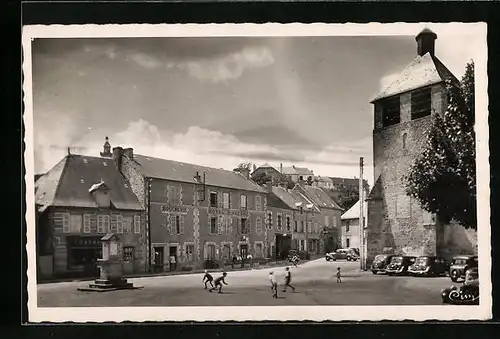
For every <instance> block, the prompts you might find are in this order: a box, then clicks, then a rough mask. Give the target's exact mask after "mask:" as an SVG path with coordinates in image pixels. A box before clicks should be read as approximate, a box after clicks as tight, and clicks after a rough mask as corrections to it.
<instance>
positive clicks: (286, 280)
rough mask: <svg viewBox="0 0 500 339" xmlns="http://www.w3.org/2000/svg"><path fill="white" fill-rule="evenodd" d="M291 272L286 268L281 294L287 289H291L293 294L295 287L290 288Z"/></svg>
mask: <svg viewBox="0 0 500 339" xmlns="http://www.w3.org/2000/svg"><path fill="white" fill-rule="evenodd" d="M291 282H292V272H290V267H287V268H286V274H285V287H284V288H283V292H286V291H287V289H288V287H290V288H291V289H292V291H294V292H295V287H294V286H292V284H291Z"/></svg>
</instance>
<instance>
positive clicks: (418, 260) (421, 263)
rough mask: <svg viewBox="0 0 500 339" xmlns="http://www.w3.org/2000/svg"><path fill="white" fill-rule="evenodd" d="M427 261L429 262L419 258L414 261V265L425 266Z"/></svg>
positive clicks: (424, 258)
mask: <svg viewBox="0 0 500 339" xmlns="http://www.w3.org/2000/svg"><path fill="white" fill-rule="evenodd" d="M428 260H429V258H427V257H420V258H417V260H416V261H415V263H416V264H417V265H425V264H427V261H428Z"/></svg>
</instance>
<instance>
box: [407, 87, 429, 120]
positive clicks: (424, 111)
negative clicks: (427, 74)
mask: <svg viewBox="0 0 500 339" xmlns="http://www.w3.org/2000/svg"><path fill="white" fill-rule="evenodd" d="M430 114H431V89H430V88H424V89H420V90H417V91H415V92H413V93H411V120H415V119H420V118H423V117H426V116H428V115H430Z"/></svg>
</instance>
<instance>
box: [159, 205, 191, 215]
mask: <svg viewBox="0 0 500 339" xmlns="http://www.w3.org/2000/svg"><path fill="white" fill-rule="evenodd" d="M161 211H162V213H180V214H187V213H188V208H187V207H185V206H169V205H163V206H161Z"/></svg>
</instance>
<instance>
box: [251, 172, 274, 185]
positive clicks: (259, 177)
mask: <svg viewBox="0 0 500 339" xmlns="http://www.w3.org/2000/svg"><path fill="white" fill-rule="evenodd" d="M252 180H253V181H254V182H255V183H256V184H258V185H264V184H268V183H271V182H272V181H273V178H272V177H271V176H269V175H267V174H266V173H265V172H259V173H257V174H255V175H253V176H252Z"/></svg>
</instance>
